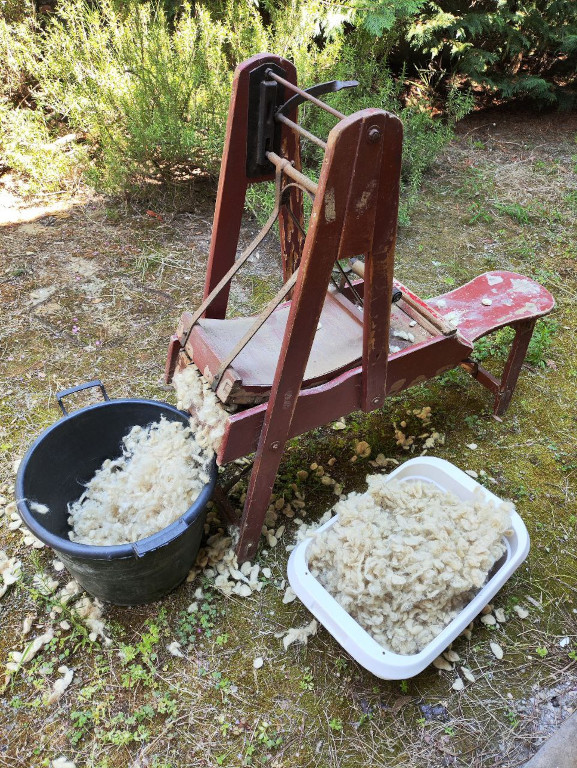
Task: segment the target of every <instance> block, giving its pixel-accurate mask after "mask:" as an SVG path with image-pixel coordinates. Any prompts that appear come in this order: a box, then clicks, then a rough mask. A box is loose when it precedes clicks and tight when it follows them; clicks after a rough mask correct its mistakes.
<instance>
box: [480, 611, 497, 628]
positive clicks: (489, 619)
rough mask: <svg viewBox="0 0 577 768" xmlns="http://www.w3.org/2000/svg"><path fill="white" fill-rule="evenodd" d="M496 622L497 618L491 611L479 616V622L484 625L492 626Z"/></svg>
mask: <svg viewBox="0 0 577 768" xmlns="http://www.w3.org/2000/svg"><path fill="white" fill-rule="evenodd" d="M496 623H497V619H496V618H495V617H494V616H493V614H492V613H488V614H487V615H486V616H481V624H484V625H485V626H486V627H494V626H495V624H496Z"/></svg>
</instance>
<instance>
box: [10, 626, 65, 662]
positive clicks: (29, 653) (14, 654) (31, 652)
mask: <svg viewBox="0 0 577 768" xmlns="http://www.w3.org/2000/svg"><path fill="white" fill-rule="evenodd" d="M53 638H54V630H53V629H52V627H49V628H48V629H47V630H46V632H44V633H43V634H41V635H38V637H35V638H34V640H32V641H31V642H30V643H28V645H27V646H26V647H25V648H24V650H23V651H10V653H9V654H8V657H9V659H10V661H9V662H8V663H7V664H6V669H7V670H8V672H17V671H18V670H19V669H20V667H21V666H22V665H23V664H28V662H29V661H32V659H33V658H34V657H35V656H36V654H37V653H38V651H40V649H41V648H44V646H45V645H48V643H49V642H50V641H51V640H52V639H53Z"/></svg>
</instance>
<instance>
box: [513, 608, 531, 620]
mask: <svg viewBox="0 0 577 768" xmlns="http://www.w3.org/2000/svg"><path fill="white" fill-rule="evenodd" d="M513 610H514V611H515V613H516V614H517V616H518V617H519V618H520V619H526V618H527V616H528V615H529V611H528V610H527V609H526V608H523V606H522V605H514V606H513Z"/></svg>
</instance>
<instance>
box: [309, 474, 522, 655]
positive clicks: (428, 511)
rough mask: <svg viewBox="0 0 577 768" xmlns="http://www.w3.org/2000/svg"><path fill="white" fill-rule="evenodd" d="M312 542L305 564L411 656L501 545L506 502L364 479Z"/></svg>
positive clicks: (480, 579)
mask: <svg viewBox="0 0 577 768" xmlns="http://www.w3.org/2000/svg"><path fill="white" fill-rule="evenodd" d="M367 482H368V484H369V488H368V490H367V492H366V493H363V494H358V493H351V494H349V496H348V497H347V498H346V499H345V500H343V501H340V502H338V503H337V504H336V505H335V507H334V510H335V512H336V513H337V514H338V521H337V522H336V523H335V524H334V525H333V526H332V527H331V528H329V529H327V530H326V531H323V532H321V533H318V534H316V536H315V537H314V538H313V541H312V542H311V544H310V545H309V550H308V553H309V554H308V556H309V568H310V571H311V573H312V574H313V576H315V578H317V579H318V580H319V582H320V583H321V584H322V585H323V586H324V587H325V589H326V590H327V591H328V592H329V593H330V594H331V595H332V596H333V597H334V598H335V599H336V600H337V602H338V603H339V604H340V605H341V606H342V607H343V608H344V609H345V610H346V611H347V612H348V613H349V614H350V615H351V616H352V617H353V618H354V619H355V620H356V621H358V623H359V624H360V625H361V626H362V627H364V629H366V630H367V632H369V634H371V635H372V637H373V638H374V639H375V640H376V641H377V642H378V643H379V644H380V645H382V646H383V647H385V648H388V649H389V650H391V651H394V652H395V653H399V654H403V655H408V654H412V653H417V652H419V651H420V650H422V649H423V648H424V647H425V646H426V645H427V644H428V643H429V642H431V641H432V640H433V639H434V638H435V637H436V636H437V635H438V634H439V633H440V632H441V631H442V630H443V629H444V628H445V627H446V626H447V624H449V623H450V622H451V621H452V620H453V618H454V617H455V616H456V615H457V614H458V613H459V612H460V611H461V610H462V609H463V608H464V606H465V605H466V604H467V603H468V602H469V601H470V599H471V597H472V593H473V592H474V591H475V590H477V589H479V588H480V587H481V586H482V585H483V583H484V582H485V580H486V577H487V574H488V572H489V571H490V570H491V568H492V567H493V565H494V564H495V562H496V561H497V560H498V559H499V558H500V557H501V555H502V554H503V552H504V551H505V544H504V542H503V540H502V537H503V536H504V535H510V534H511V530H510V526H511V510H512V509H513V506H512V504H509V503H502V504H500V505H496V504H494V503H492V502H491V501H488V500H487V499H486V497H485V496H484V494H483V493H482V491H479V492H478V493H476V494H475V495H474V497H473V498H472V499H471V500H470V501H462V500H460V499H458V498H457V497H456V496H454V495H453V494H451V493H447V492H445V491H441V490H440V489H439V488H437V487H436V486H435V485H433V484H432V483H427V482H421V481H406V482H396V481H391V482H386V477H384V476H383V475H373V476H369V477H367Z"/></svg>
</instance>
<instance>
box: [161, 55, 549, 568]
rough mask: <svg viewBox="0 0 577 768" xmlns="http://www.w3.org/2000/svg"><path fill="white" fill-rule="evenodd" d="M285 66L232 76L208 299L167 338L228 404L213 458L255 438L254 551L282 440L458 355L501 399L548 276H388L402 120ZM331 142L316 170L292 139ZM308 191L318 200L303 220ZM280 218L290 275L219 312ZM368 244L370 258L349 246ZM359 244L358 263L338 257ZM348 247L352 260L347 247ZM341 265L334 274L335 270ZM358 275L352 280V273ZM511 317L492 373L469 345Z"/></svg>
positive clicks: (243, 548)
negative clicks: (251, 311)
mask: <svg viewBox="0 0 577 768" xmlns="http://www.w3.org/2000/svg"><path fill="white" fill-rule="evenodd" d="M296 83H297V78H296V71H295V68H294V66H293V65H292V64H291V63H290V62H289V61H287V60H285V59H282V58H280V57H279V56H273V55H269V54H259V55H257V56H253V57H252V58H251V59H249V60H248V61H245V62H243V63H242V64H240V65H239V66H238V68H237V70H236V73H235V76H234V84H233V90H232V96H231V102H230V110H229V116H228V123H227V131H226V144H225V148H224V154H223V159H222V167H221V172H220V179H219V186H218V196H217V202H216V211H215V216H214V229H213V232H212V240H211V246H210V255H209V262H208V271H207V275H206V283H205V292H204V296H205V298H204V301H203V303H202V305H201V306H200V307H199V308H198V310H197V311H196V312H195V313H194V314H191V313H188V312H185V313H184V315H183V316H182V318H181V321H180V324H179V327H178V329H177V333H176V334H175V335H174V336H173V337H172V340H171V343H170V348H169V353H168V360H167V365H166V380H167V382H169V381H170V380H171V378H172V376H173V374H174V371H175V370H176V369H177V368H178V369H181V368H184V367H185V366H187V365H189V364H190V363H191V362H194V363H195V364H196V366H197V367H198V368H199V369H200V371H201V372H202V374H203V376H204V377H205V379H206V380H207V381H208V382H209V383H210V384H211V386H212V388H213V390H214V391H215V392H216V395H217V397H218V398H219V399H220V400H221V401H222V402H223V403H235V404H237V405H238V410H237V411H236V412H235V413H231V414H230V415H229V418H228V425H227V429H226V433H225V436H224V439H223V441H222V444H221V446H220V450H219V452H218V457H217V460H218V463H219V464H220V465H223V464H226V463H227V462H230V461H233V460H234V459H237V458H240V457H242V456H246V455H247V454H250V453H252V452H254V451H256V457H255V461H254V465H253V468H252V473H251V476H250V482H249V487H248V492H247V495H246V502H245V505H244V511H243V515H242V519H241V520H240V539H239V542H238V549H237V553H238V557H239V561H240V562H242V561H244V560H246V559H250V558H252V557H253V555H254V553H255V551H256V547H257V543H258V540H259V537H260V533H261V528H262V524H263V520H264V517H265V514H266V510H267V507H268V504H269V500H270V495H271V493H272V488H273V484H274V480H275V476H276V474H277V470H278V467H279V464H280V461H281V458H282V454H283V449H284V446H285V443H286V441H287V440H288V439H289V438H291V437H294V436H296V435H300V434H302V433H303V432H307V431H308V430H311V429H314V428H315V427H318V426H321V425H323V424H326V423H328V422H331V421H333V420H335V419H337V418H338V417H340V416H343V415H346V414H348V413H351V412H352V411H356V410H359V409H360V410H363V411H366V412H368V411H372V410H374V409H376V408H380V407H382V405H383V403H384V400H385V398H386V397H387V395H390V394H393V393H398V392H401V391H402V390H404V389H407V388H408V387H411V386H413V385H414V384H418V383H421V382H423V381H425V380H426V379H428V378H431V377H433V376H437V375H439V374H441V373H443V372H445V371H448V370H450V369H451V368H454V367H456V366H463V367H464V368H465V369H466V370H467V371H468V372H469V373H470V374H471V375H472V376H473V377H474V378H476V379H477V380H478V381H479V382H480V383H481V384H482V385H483V386H485V387H486V388H487V389H489V390H490V391H491V392H492V393H493V395H494V412H495V414H496V415H498V414H502V413H503V412H504V411H505V409H506V408H507V406H508V404H509V401H510V399H511V395H512V393H513V390H514V388H515V384H516V382H517V378H518V376H519V372H520V369H521V365H522V363H523V360H524V358H525V354H526V351H527V346H528V344H529V341H530V338H531V334H532V332H533V328H534V325H535V321H536V320H537V318H539V317H541V316H542V315H545V314H547V313H548V312H550V311H551V309H552V308H553V306H554V300H553V298H552V296H551V295H550V293H549V292H548V291H546V290H545V289H544V288H543V287H541V286H540V285H538V284H537V283H535V282H534V281H533V280H530V279H528V278H526V277H523V276H521V275H517V274H514V273H512V272H490V273H487V274H484V275H481V276H479V277H477V278H475V279H474V280H472V281H471V282H469V283H467V284H466V285H464V286H462V287H460V288H457V289H456V290H454V291H451V292H450V293H447V294H445V295H443V296H438V297H436V298H435V299H429V300H428V301H426V302H425V301H423V300H422V299H420V298H419V297H418V296H416V295H415V294H413V293H412V292H411V291H410V290H409V289H408V288H406V287H405V286H404V285H401V284H400V283H399V282H398V281H396V280H395V279H394V278H393V268H394V252H395V239H396V230H397V209H398V199H399V178H400V171H401V152H402V124H401V121H400V120H399V119H398V118H397V117H395V116H394V115H392V114H389V113H387V112H384V111H382V110H380V109H364V110H361V111H360V112H356V113H355V114H353V115H349V116H345V115H343V114H341V113H340V112H338V111H336V110H335V109H333V108H332V107H330V106H328V105H327V104H325V103H324V102H323V101H321V100H320V99H319V98H318V97H319V96H320V95H322V94H323V93H327V92H331V91H333V92H334V91H337V90H340V89H341V88H343V87H350V86H352V85H356V83H354V82H347V83H342V82H339V81H335V82H331V83H323V84H321V85H317V86H314V87H312V88H309V89H308V90H306V91H305V90H301V89H300V88H298V87H297V84H296ZM305 101H307V102H309V103H311V104H313V105H315V106H316V107H318V108H320V109H323V110H326V111H327V112H329V113H330V114H331V115H333V116H334V118H335V122H336V124H335V126H334V128H333V129H332V130H331V131H330V133H329V136H328V139H327V141H326V142H325V141H323V140H321V139H319V138H318V137H316V136H313V135H312V134H311V133H309V132H308V131H307V130H305V129H304V128H303V127H302V126H301V125H299V124H298V122H297V110H298V105H299V104H302V103H303V102H305ZM301 138H302V139H304V140H308V141H312V142H314V143H315V144H317V145H319V146H321V147H322V148H323V149H324V160H323V164H322V169H321V172H320V178H319V180H318V183H317V182H314V181H313V180H311V179H310V178H308V177H307V176H306V175H304V174H303V173H302V172H301V162H300V141H301ZM271 180H274V182H275V190H276V194H275V206H274V210H273V212H272V214H271V216H270V218H269V220H268V222H267V223H266V224H265V226H264V228H263V229H262V231H261V232H260V233H259V235H258V236H257V237H256V238H255V239H254V240H253V242H252V243H251V244H250V245H249V246H248V247H247V248H246V249H245V250H244V252H243V253H242V254H241V255H240V257H239V258H236V253H237V246H238V240H239V233H240V226H241V217H242V213H243V208H244V202H245V194H246V190H247V187H248V185H249V184H255V183H259V182H263V181H271ZM303 194H307V195H309V196H310V197H311V198H312V200H313V203H312V213H311V215H310V218H309V222H308V226H305V216H304V209H303ZM277 220H278V223H279V233H280V248H281V255H282V263H283V272H284V274H283V278H284V285H283V287H282V289H281V291H280V292H279V293H278V294H277V296H276V297H275V298H274V299H273V300H272V301H271V302H270V303H269V304H268V305H267V307H266V308H265V309H264V310H263V312H261V314H260V315H258V316H257V317H247V318H232V319H227V318H226V310H227V303H228V295H229V287H230V282H231V280H232V278H233V277H234V275H235V274H236V273H237V272H238V270H239V269H240V268H241V267H242V265H243V264H244V263H245V262H246V260H247V259H248V258H249V256H250V255H251V254H252V253H253V252H254V251H255V249H256V248H257V247H258V246H259V244H260V243H261V242H262V241H263V239H264V237H265V236H266V235H267V234H268V232H270V230H271V229H272V227H273V224H274V223H275V222H276V221H277ZM359 256H362V257H364V262H363V261H361V260H358V257H359ZM350 259H357V261H355V262H354V263H353V266H352V270H351V271H352V272H353V274H354V273H356V274H354V279H353V278H352V277H351V272H350V271H349V270H348V269H346V268H343V263H348V260H350ZM344 260H347V261H346V262H345V261H344ZM335 268H336V269H338V270H340V272H341V278H340V279H339V280H337V281H335V280H334V276H333V274H334V270H335ZM359 277H361V279H358V278H359ZM507 325H510V326H512V327H513V328H514V329H515V337H514V340H513V343H512V346H511V351H510V354H509V358H508V360H507V363H506V365H505V368H504V371H503V374H502V376H501V378H500V379H498V378H496V377H494V376H493V375H492V374H490V373H489V372H488V371H486V370H484V369H483V368H482V367H481V366H480V365H479V364H478V363H476V362H474V361H473V360H471V358H470V354H471V352H472V351H473V344H474V342H475V341H476V340H477V339H479V338H480V337H482V336H484V335H486V334H487V333H490V332H491V331H495V330H497V329H498V328H502V327H503V326H507Z"/></svg>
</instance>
